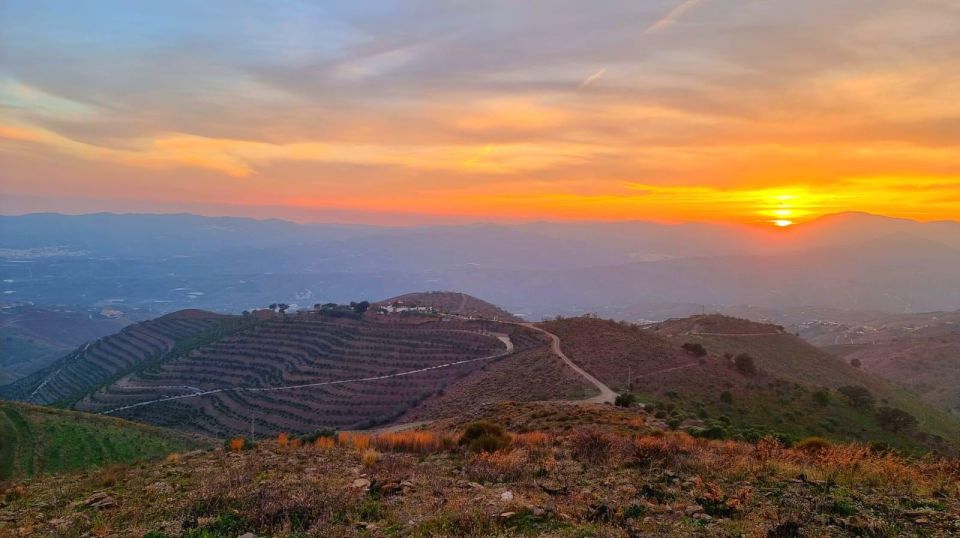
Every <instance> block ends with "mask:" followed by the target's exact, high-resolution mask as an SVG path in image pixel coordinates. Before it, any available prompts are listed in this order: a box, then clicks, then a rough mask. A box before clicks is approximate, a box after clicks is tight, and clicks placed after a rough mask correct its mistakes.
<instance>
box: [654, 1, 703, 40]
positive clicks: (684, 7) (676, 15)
mask: <svg viewBox="0 0 960 538" xmlns="http://www.w3.org/2000/svg"><path fill="white" fill-rule="evenodd" d="M700 1H701V0H684V1H683V2H681V3H680V4H679V5H677V6H676V7H674V8H673V9H671V10H670V11H668V12H667V14H666V15H664V16H663V17H660V18H659V19H657V21H656V22H654V23H653V24H651V25H650V26H647V29H646V30H644V31H643V33H645V34H655V33H657V32H659V31H660V30H663V29H664V28H666V27H668V26H670V25H672V24H673V23H675V22H677V20H679V19H680V17H682V16H683V14H684V13H686V12H687V11H690V10H691V9H693V8H695V7H696V6H697V4H699V3H700Z"/></svg>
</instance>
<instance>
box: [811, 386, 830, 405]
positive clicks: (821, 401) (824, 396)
mask: <svg viewBox="0 0 960 538" xmlns="http://www.w3.org/2000/svg"><path fill="white" fill-rule="evenodd" d="M813 401H814V402H816V404H817V405H819V406H821V407H826V406H827V405H828V404H829V403H830V393H829V392H827V391H826V390H823V389H820V390H818V391H816V392H814V393H813Z"/></svg>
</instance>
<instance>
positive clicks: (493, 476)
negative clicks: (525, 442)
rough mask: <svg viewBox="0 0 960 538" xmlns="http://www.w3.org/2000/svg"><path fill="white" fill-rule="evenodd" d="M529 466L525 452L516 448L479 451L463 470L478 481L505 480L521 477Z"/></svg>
mask: <svg viewBox="0 0 960 538" xmlns="http://www.w3.org/2000/svg"><path fill="white" fill-rule="evenodd" d="M530 468H531V466H530V465H529V459H528V457H527V452H526V451H525V450H523V449H518V450H510V451H500V452H480V453H478V454H476V455H474V456H473V457H472V458H471V459H470V461H469V462H468V463H467V465H466V468H465V470H466V472H467V475H468V476H470V477H471V478H473V479H474V480H478V481H480V482H506V481H511V480H517V479H519V478H521V477H522V476H523V474H524V473H525V472H526V471H528V470H529V469H530Z"/></svg>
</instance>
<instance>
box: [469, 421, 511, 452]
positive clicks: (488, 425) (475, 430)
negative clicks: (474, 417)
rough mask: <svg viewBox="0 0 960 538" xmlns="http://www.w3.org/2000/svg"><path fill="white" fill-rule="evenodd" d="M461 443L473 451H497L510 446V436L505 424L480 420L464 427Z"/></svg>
mask: <svg viewBox="0 0 960 538" xmlns="http://www.w3.org/2000/svg"><path fill="white" fill-rule="evenodd" d="M460 445H461V446H466V447H467V449H468V450H470V451H471V452H496V451H498V450H502V449H504V448H507V447H508V446H510V437H508V436H507V432H506V431H504V429H503V426H500V425H499V424H494V423H492V422H489V421H486V420H478V421H476V422H471V423H470V424H467V427H466V428H464V430H463V436H461V437H460Z"/></svg>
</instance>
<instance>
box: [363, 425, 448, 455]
mask: <svg viewBox="0 0 960 538" xmlns="http://www.w3.org/2000/svg"><path fill="white" fill-rule="evenodd" d="M371 442H372V443H373V446H375V447H377V448H378V449H380V450H385V451H390V452H410V453H413V454H432V453H437V452H441V451H445V450H450V449H451V448H453V447H454V446H456V444H457V442H456V439H455V438H454V437H453V436H451V435H441V434H438V433H434V432H428V431H416V432H394V433H383V434H380V435H377V436H374V437H373V439H372V440H371Z"/></svg>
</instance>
